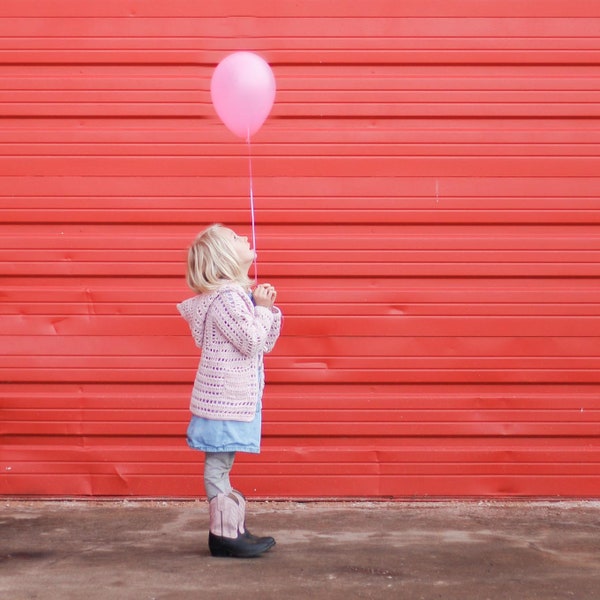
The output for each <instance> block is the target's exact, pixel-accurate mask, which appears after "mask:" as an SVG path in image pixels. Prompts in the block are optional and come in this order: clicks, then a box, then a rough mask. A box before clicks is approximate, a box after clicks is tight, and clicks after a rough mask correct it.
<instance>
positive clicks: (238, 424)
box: [187, 400, 262, 454]
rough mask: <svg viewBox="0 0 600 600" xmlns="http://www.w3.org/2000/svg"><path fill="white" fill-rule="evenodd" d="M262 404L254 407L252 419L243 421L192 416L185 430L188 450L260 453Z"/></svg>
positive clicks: (259, 402)
mask: <svg viewBox="0 0 600 600" xmlns="http://www.w3.org/2000/svg"><path fill="white" fill-rule="evenodd" d="M261 426H262V403H261V401H260V400H259V401H258V403H257V405H256V414H255V415H254V419H253V420H252V421H250V422H248V423H246V422H243V421H216V420H213V419H203V418H202V417H197V416H195V415H192V418H191V420H190V424H189V425H188V429H187V443H188V446H189V447H190V448H193V449H194V450H200V451H202V452H249V453H251V454H259V453H260V436H261Z"/></svg>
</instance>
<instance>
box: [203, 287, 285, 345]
mask: <svg viewBox="0 0 600 600" xmlns="http://www.w3.org/2000/svg"><path fill="white" fill-rule="evenodd" d="M211 312H212V313H213V318H214V322H215V325H216V327H217V328H218V329H219V331H220V332H221V333H222V334H223V335H224V336H225V338H226V339H227V340H228V341H229V342H230V343H231V344H233V345H234V346H235V347H236V348H237V349H238V350H239V351H240V352H241V353H242V354H244V355H245V356H256V355H257V354H259V353H260V352H265V351H267V350H266V348H267V347H268V342H270V338H271V335H269V334H270V333H271V330H272V327H273V324H274V321H275V313H273V311H272V310H271V309H269V308H265V307H261V306H257V307H254V310H252V309H251V308H249V306H248V303H247V302H246V299H245V298H244V297H242V296H241V294H240V293H238V292H236V291H235V290H225V291H223V293H221V294H219V295H218V296H217V298H216V299H215V301H214V302H213V305H212V306H211ZM274 343H275V342H274V341H273V344H274ZM271 347H272V346H271Z"/></svg>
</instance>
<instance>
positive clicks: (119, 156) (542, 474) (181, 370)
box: [0, 0, 600, 497]
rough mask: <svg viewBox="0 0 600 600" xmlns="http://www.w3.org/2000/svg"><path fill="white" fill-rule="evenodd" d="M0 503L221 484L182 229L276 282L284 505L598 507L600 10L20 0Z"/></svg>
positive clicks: (7, 24) (2, 150) (8, 208)
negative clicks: (292, 500)
mask: <svg viewBox="0 0 600 600" xmlns="http://www.w3.org/2000/svg"><path fill="white" fill-rule="evenodd" d="M0 13H1V14H2V19H1V20H0V29H1V36H0V60H1V61H2V65H1V67H0V84H1V89H0V112H1V116H2V119H1V121H0V128H1V129H0V183H1V185H0V220H1V223H0V231H1V236H0V270H1V271H0V273H1V275H2V283H1V287H0V299H1V302H0V310H1V311H2V327H1V328H0V336H1V337H0V344H1V352H0V379H1V384H0V394H1V396H0V416H1V420H0V433H1V434H2V440H1V448H0V486H1V487H0V493H2V494H29V495H141V496H179V497H181V496H196V495H199V494H201V493H202V482H201V476H200V473H201V470H202V465H201V461H202V456H201V455H199V454H197V453H194V452H192V451H190V450H188V449H187V447H186V444H185V439H184V438H185V428H186V422H187V419H188V412H187V405H188V398H189V393H190V388H191V383H192V380H193V377H194V372H195V367H196V363H197V359H198V356H197V353H196V349H195V348H194V346H193V343H192V341H191V338H190V336H189V332H188V330H187V326H186V325H185V323H184V322H183V320H182V319H180V317H179V316H178V314H177V312H176V309H175V304H176V303H177V302H178V301H180V300H181V299H183V298H185V297H186V296H187V295H188V291H187V290H186V288H185V283H184V278H183V275H184V261H185V251H186V246H187V245H188V243H189V242H190V240H191V239H192V237H193V236H194V234H195V233H196V232H197V231H199V230H200V229H202V228H203V227H204V226H206V225H207V224H209V223H211V222H213V221H221V222H225V223H227V224H228V225H231V226H233V227H234V228H236V229H239V230H240V231H243V232H249V209H248V163H247V158H248V157H247V148H246V146H245V144H244V143H243V142H241V141H240V140H238V139H237V138H235V137H234V136H233V135H232V134H230V133H229V131H227V129H226V128H225V127H224V126H223V125H222V124H221V123H220V122H219V121H218V119H217V118H216V116H215V114H214V111H213V108H212V106H211V103H210V97H209V91H208V90H209V81H210V77H211V75H212V72H213V69H214V67H215V65H216V64H217V63H218V62H219V61H220V60H221V59H222V58H223V57H224V56H226V55H227V54H228V53H230V52H232V51H235V50H241V49H244V50H253V51H255V52H258V53H259V54H261V55H262V56H263V57H264V58H265V59H266V60H268V61H269V63H270V64H271V66H272V68H273V71H274V73H275V76H276V79H277V85H278V95H277V98H276V103H275V106H274V109H273V113H272V115H271V117H270V118H269V120H268V121H267V123H266V124H265V126H264V127H263V128H262V130H261V131H260V132H259V133H258V134H257V135H256V136H255V137H254V140H253V147H252V153H253V166H254V189H255V194H256V208H257V219H258V223H257V234H258V248H259V253H260V261H259V270H260V276H261V279H267V280H270V281H271V282H272V283H274V284H275V285H276V286H277V287H278V289H279V299H280V304H281V307H282V309H283V311H284V313H285V315H286V319H285V324H284V333H283V337H282V338H281V339H280V342H279V344H278V346H277V348H276V350H275V352H274V353H273V354H272V355H271V356H269V357H268V359H267V363H266V368H267V379H268V386H267V391H266V395H265V398H264V403H265V409H264V420H265V424H264V448H263V453H262V454H261V455H260V456H240V457H239V461H238V463H237V466H236V470H235V475H236V484H237V485H239V486H240V487H241V489H244V490H245V491H247V492H248V493H249V495H254V496H263V497H332V496H336V497H343V496H346V497H350V496H354V497H415V496H417V497H422V496H517V495H528V496H547V495H561V496H598V495H600V478H599V477H598V475H600V449H599V438H598V436H599V434H600V400H599V397H600V376H599V374H598V366H599V364H600V359H599V347H600V344H599V336H600V306H599V302H598V300H599V298H600V279H599V276H600V216H599V215H600V211H599V208H600V201H599V194H600V177H599V173H600V160H599V157H598V142H599V141H600V128H599V126H598V123H599V121H598V119H599V117H600V68H599V66H598V65H599V62H600V36H599V33H600V6H598V5H597V4H596V3H592V2H586V1H583V0H570V1H566V0H565V1H563V0H530V1H529V2H523V1H522V0H498V1H489V2H481V1H480V0H439V1H435V0H432V1H429V2H423V1H422V0H419V1H417V0H404V1H402V2H397V1H395V0H388V1H386V0H371V1H370V2H344V1H342V0H303V2H291V1H290V2H288V1H281V2H277V3H275V2H271V1H270V0H262V1H253V2H250V1H248V0H244V1H242V0H237V1H236V0H221V2H219V3H216V2H198V1H196V0H170V2H164V1H162V0H144V1H142V0H127V1H125V0H103V1H102V2H88V1H85V0H57V1H54V2H37V1H33V0H3V1H2V4H1V6H0Z"/></svg>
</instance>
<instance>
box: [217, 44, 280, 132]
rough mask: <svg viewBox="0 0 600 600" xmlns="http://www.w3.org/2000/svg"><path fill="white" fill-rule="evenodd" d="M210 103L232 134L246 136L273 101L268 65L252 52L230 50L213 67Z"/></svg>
mask: <svg viewBox="0 0 600 600" xmlns="http://www.w3.org/2000/svg"><path fill="white" fill-rule="evenodd" d="M210 95H211V98H212V103H213V106H214V107H215V110H216V111H217V114H218V115H219V117H220V119H221V121H223V123H225V125H226V127H227V128H228V129H229V130H230V131H232V132H233V133H235V135H237V136H239V137H242V138H245V139H249V138H250V136H251V135H253V134H255V133H256V132H257V131H258V130H259V129H260V128H261V127H262V124H263V123H264V122H265V120H266V118H267V117H268V116H269V113H270V112H271V107H272V106H273V101H274V100H275V77H274V76H273V72H272V71H271V67H270V66H269V64H268V63H267V62H266V61H265V60H263V59H262V58H261V57H260V56H258V55H257V54H253V53H252V52H234V53H233V54H230V55H229V56H227V57H225V58H224V59H223V60H222V61H221V62H220V63H219V64H218V65H217V68H216V69H215V71H214V73H213V76H212V80H211V82H210Z"/></svg>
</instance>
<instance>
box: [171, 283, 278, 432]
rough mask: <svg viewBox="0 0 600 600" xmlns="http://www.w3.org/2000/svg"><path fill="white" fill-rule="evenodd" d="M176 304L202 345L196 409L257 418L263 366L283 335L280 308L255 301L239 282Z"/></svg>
mask: <svg viewBox="0 0 600 600" xmlns="http://www.w3.org/2000/svg"><path fill="white" fill-rule="evenodd" d="M177 308H178V310H179V312H180V313H181V316H182V317H183V318H184V319H185V320H186V321H187V323H188V325H189V327H190V330H191V332H192V337H193V338H194V341H195V343H196V345H197V346H198V347H199V348H201V349H202V353H201V356H200V363H199V365H198V370H197V372H196V378H195V381H194V387H193V390H192V398H191V402H190V410H191V412H192V413H193V414H194V415H196V416H198V417H202V418H205V419H215V420H230V421H245V422H250V421H252V419H253V418H254V414H255V412H256V405H257V402H258V398H259V392H260V390H261V389H262V385H263V383H264V382H263V377H264V375H263V369H259V367H260V365H261V364H262V359H263V354H264V353H267V352H270V351H271V350H272V349H273V346H274V345H275V342H276V341H277V338H278V337H279V333H280V329H281V311H280V310H279V309H278V308H276V307H273V308H272V309H269V308H265V307H262V306H254V305H253V304H252V301H251V300H250V298H249V297H248V294H247V293H246V292H245V291H244V289H243V288H242V287H241V286H238V285H226V286H223V287H221V288H220V289H218V290H217V291H215V292H212V293H210V294H201V295H198V296H194V297H193V298H188V299H187V300H184V301H183V302H182V303H180V304H178V305H177ZM259 377H260V380H259Z"/></svg>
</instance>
